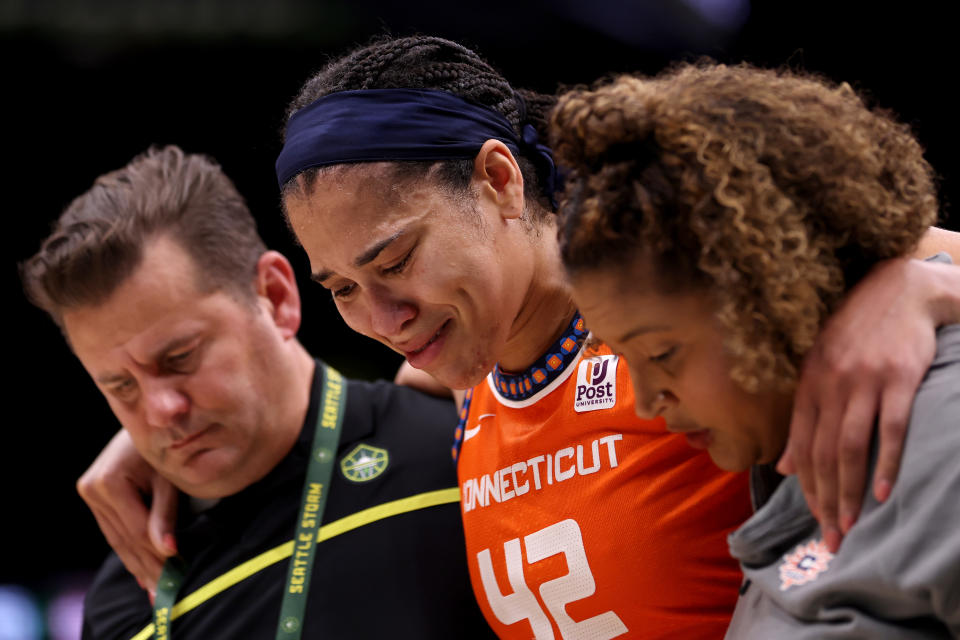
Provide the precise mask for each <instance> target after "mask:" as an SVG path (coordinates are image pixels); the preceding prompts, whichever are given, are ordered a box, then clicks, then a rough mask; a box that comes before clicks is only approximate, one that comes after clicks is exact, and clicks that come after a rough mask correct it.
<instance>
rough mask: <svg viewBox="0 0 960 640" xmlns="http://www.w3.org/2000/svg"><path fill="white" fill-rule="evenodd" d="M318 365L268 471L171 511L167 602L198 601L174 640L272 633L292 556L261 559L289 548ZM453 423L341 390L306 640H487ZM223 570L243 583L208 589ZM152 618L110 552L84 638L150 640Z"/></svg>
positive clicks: (403, 401) (411, 399) (411, 397)
mask: <svg viewBox="0 0 960 640" xmlns="http://www.w3.org/2000/svg"><path fill="white" fill-rule="evenodd" d="M322 370H323V368H322V366H321V365H320V364H319V363H318V364H317V370H316V373H315V374H314V379H313V387H312V392H311V398H310V408H309V410H308V412H307V418H306V421H305V427H304V428H303V429H302V431H301V433H300V438H299V440H298V441H297V443H296V445H295V446H294V448H293V450H292V451H291V452H290V454H289V455H287V457H286V458H284V459H283V460H282V461H281V462H280V464H278V465H277V466H276V467H275V468H274V469H273V471H271V472H270V473H269V474H268V475H267V476H266V477H264V478H263V479H262V480H260V481H259V482H257V483H255V484H253V485H251V486H250V487H248V488H246V489H245V490H243V491H241V492H240V493H238V494H236V495H233V496H230V497H228V498H224V499H222V500H220V501H219V502H218V503H217V504H216V505H214V506H213V507H212V508H210V509H208V510H206V511H204V512H202V513H200V514H194V513H192V512H191V510H190V508H189V506H188V505H187V503H186V501H184V503H183V504H182V505H181V509H180V513H179V523H178V531H177V541H178V546H179V550H180V553H181V554H182V555H183V557H184V559H185V560H186V561H187V562H188V564H189V566H190V569H189V572H188V574H187V576H186V579H185V580H184V583H183V586H182V587H181V589H180V593H179V596H178V599H177V600H178V602H180V601H181V600H182V599H184V598H190V594H192V593H194V592H196V595H195V596H194V597H193V600H194V602H199V604H196V605H195V606H194V607H193V608H192V609H190V610H188V611H186V612H185V613H183V614H182V615H180V616H179V617H176V618H175V619H174V620H173V623H172V626H171V633H172V636H173V638H174V640H188V639H203V640H209V639H214V638H273V637H274V635H275V632H276V625H277V618H278V615H279V611H280V601H281V598H282V593H283V589H284V583H285V579H286V572H287V566H288V561H289V557H288V556H289V554H288V556H287V557H284V558H282V559H280V560H279V561H278V560H277V559H276V556H277V554H278V552H277V551H274V552H273V554H272V555H271V554H270V553H267V552H270V551H271V550H274V549H276V548H277V547H279V546H280V545H283V544H284V543H288V542H290V541H291V540H292V539H293V533H294V524H295V520H296V517H297V513H298V509H299V506H300V505H299V500H300V493H301V490H302V488H303V481H304V476H305V473H306V465H307V461H308V456H309V455H310V442H311V440H312V439H313V431H314V425H315V423H316V415H317V411H318V404H319V397H320V389H321V382H322V380H321V379H322ZM455 424H456V418H455V411H454V408H453V405H452V403H450V402H447V401H443V400H439V399H436V398H432V397H429V396H426V395H423V394H421V393H418V392H416V391H413V390H411V389H407V388H404V387H397V386H395V385H392V384H388V383H385V382H377V383H368V382H360V381H356V380H350V381H349V387H348V395H347V407H346V415H345V417H344V423H343V432H342V437H341V440H340V447H339V451H338V463H337V466H336V467H335V469H334V475H333V479H332V481H331V488H330V494H329V498H328V501H327V507H326V513H325V514H324V518H323V524H324V526H327V525H332V526H330V528H329V531H331V532H332V533H333V537H330V538H329V539H326V540H323V541H322V542H321V543H320V544H319V545H318V546H317V551H316V560H315V563H314V568H313V574H312V578H311V582H310V592H309V598H308V604H307V610H306V617H305V620H304V630H303V636H302V637H303V638H304V639H309V638H323V639H337V638H492V637H494V636H493V633H492V632H491V631H490V630H489V627H487V625H486V623H485V622H484V620H483V617H482V615H481V613H480V610H479V608H478V607H477V605H476V603H475V601H474V598H473V592H472V591H471V587H470V580H469V576H468V573H467V563H466V558H465V551H464V540H463V527H462V525H461V521H460V507H459V503H457V502H452V501H451V500H452V499H453V497H454V496H455V493H453V491H454V490H455V489H456V486H457V479H456V472H455V469H454V466H453V462H452V460H451V457H450V443H451V442H452V428H453V426H454V425H455ZM384 462H385V463H386V466H385V467H384ZM444 490H447V491H444ZM437 503H439V504H437ZM371 508H372V509H371ZM368 509H370V510H369V511H365V510H368ZM358 525H359V526H358ZM251 560H252V562H251ZM244 563H246V564H244ZM231 570H232V572H231ZM224 574H226V581H228V582H229V581H231V580H238V579H239V581H238V582H236V584H234V585H233V586H230V587H227V588H225V589H222V588H221V587H219V586H217V584H216V583H214V584H213V585H212V586H206V587H205V585H209V583H211V581H213V580H214V579H216V578H218V577H220V576H223V575H224ZM202 588H203V589H202ZM187 603H189V600H188V601H187ZM181 607H182V605H181ZM152 613H153V609H152V607H151V606H150V603H149V601H148V599H147V597H146V594H145V593H144V592H143V591H142V590H141V589H140V587H139V586H137V583H136V581H135V580H134V579H133V577H132V576H131V575H130V574H129V573H127V571H126V570H125V569H124V567H123V565H122V564H121V563H120V560H119V559H118V558H117V556H116V555H114V554H111V555H110V556H109V557H108V559H107V561H106V562H105V563H104V565H103V567H102V568H101V569H100V572H99V573H98V575H97V577H96V579H95V581H94V583H93V585H92V586H91V588H90V591H89V592H88V593H87V597H86V603H85V611H84V631H83V637H84V638H85V639H97V640H99V639H110V640H112V639H114V638H116V639H121V640H128V639H130V638H133V637H135V636H137V635H138V634H140V635H139V637H140V638H149V637H152V636H151V635H150V634H149V632H146V631H144V629H145V627H147V625H149V624H150V623H151V620H152ZM174 616H177V608H176V607H175V608H174Z"/></svg>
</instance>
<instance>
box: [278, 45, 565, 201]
mask: <svg viewBox="0 0 960 640" xmlns="http://www.w3.org/2000/svg"><path fill="white" fill-rule="evenodd" d="M363 89H427V90H430V89H432V90H436V91H446V92H447V93H451V94H453V95H456V96H458V97H460V98H463V99H465V100H469V101H470V102H474V103H476V104H480V105H483V106H485V107H487V108H489V109H491V110H493V111H496V112H498V113H500V114H501V115H502V116H503V117H504V118H506V120H507V122H509V123H510V125H511V126H512V127H513V129H514V131H515V132H516V133H517V136H518V137H519V136H520V135H521V129H522V127H523V125H525V124H530V125H532V126H533V127H534V129H536V131H537V135H538V136H540V138H541V140H546V139H547V117H548V112H549V110H550V108H551V107H552V106H553V104H554V102H555V101H556V99H555V98H554V97H553V96H550V95H545V94H540V93H536V92H534V91H528V90H525V89H514V88H513V87H511V86H510V83H509V82H507V80H506V78H504V77H503V76H502V75H500V73H498V72H497V71H496V70H495V69H494V68H493V67H492V66H490V65H489V64H488V63H487V62H486V61H485V60H483V59H482V58H481V57H480V56H479V55H477V54H476V53H475V52H473V51H471V50H470V49H468V48H466V47H464V46H462V45H460V44H457V43H456V42H452V41H450V40H444V39H443V38H437V37H434V36H413V37H407V38H390V37H381V38H378V39H376V40H374V41H373V42H371V43H370V44H368V45H366V46H363V47H361V48H359V49H355V50H354V51H352V52H351V53H348V54H347V55H345V56H343V57H341V58H339V59H337V60H334V61H333V62H330V63H329V64H327V65H326V66H325V67H324V68H323V69H321V70H320V71H319V72H318V73H316V74H315V75H314V76H313V77H311V78H310V79H309V80H307V81H306V83H304V85H303V87H302V88H301V89H300V92H299V94H298V95H297V96H296V97H295V98H294V99H293V101H292V102H291V103H290V105H289V107H288V108H287V119H288V120H289V119H290V117H291V116H293V114H294V113H296V112H297V111H299V110H300V109H302V108H304V107H306V106H307V105H309V104H311V103H312V102H314V101H315V100H318V99H319V98H322V97H323V96H326V95H329V94H331V93H337V92H339V91H354V90H363ZM518 97H519V99H518ZM524 112H525V113H524ZM517 163H518V164H519V165H520V171H521V173H522V174H523V181H524V195H525V196H526V198H527V200H528V201H533V202H538V203H539V204H540V205H541V206H540V207H538V208H537V209H542V210H546V211H549V210H551V209H552V206H551V204H550V200H549V198H547V197H546V196H545V195H544V194H543V192H542V190H541V189H540V184H541V180H540V179H539V178H538V167H537V166H536V165H535V164H534V162H532V161H531V160H529V159H527V158H525V157H523V156H521V157H518V158H517ZM394 164H395V167H394V174H393V177H394V178H395V179H400V180H404V179H411V180H416V179H422V178H423V177H424V176H426V175H428V174H429V173H430V172H431V171H435V172H434V174H433V175H434V176H435V178H436V179H437V180H438V182H439V184H441V185H442V186H444V187H446V188H448V189H450V190H451V191H454V192H458V193H462V192H465V191H466V190H467V188H468V186H469V184H470V178H471V176H472V175H473V160H471V159H464V160H450V161H445V162H440V163H437V162H433V161H404V162H396V163H394ZM437 165H441V166H437ZM435 167H436V169H435ZM321 171H322V169H318V168H313V169H307V170H306V171H304V172H303V173H302V174H301V176H302V178H303V187H305V188H306V189H309V188H310V185H311V184H312V183H313V181H314V180H315V179H316V177H317V176H318V175H319V173H320V172H321ZM296 184H297V183H296V181H292V182H291V183H289V184H288V185H287V186H286V187H285V189H284V191H285V193H286V190H287V189H289V188H298V187H296V186H292V185H296Z"/></svg>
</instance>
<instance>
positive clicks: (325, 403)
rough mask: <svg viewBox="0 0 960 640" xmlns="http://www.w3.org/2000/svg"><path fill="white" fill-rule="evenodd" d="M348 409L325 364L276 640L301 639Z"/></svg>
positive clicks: (342, 387)
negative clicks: (315, 425) (317, 550)
mask: <svg viewBox="0 0 960 640" xmlns="http://www.w3.org/2000/svg"><path fill="white" fill-rule="evenodd" d="M346 406H347V384H346V381H345V380H344V379H343V376H342V375H340V373H339V372H337V371H336V370H335V369H333V368H332V367H329V366H327V365H324V369H323V394H322V395H321V397H320V415H319V416H318V417H317V431H316V434H315V435H314V436H313V449H312V453H311V455H310V464H309V465H308V466H307V481H306V482H305V483H304V485H303V497H302V498H300V518H299V520H298V521H297V533H296V535H295V536H294V538H293V555H292V556H291V557H290V570H289V571H288V572H287V582H286V585H285V588H284V592H283V603H282V604H281V605H280V619H279V621H278V622H277V636H276V637H277V640H299V638H300V632H301V631H302V629H303V612H304V609H305V608H306V606H307V590H308V589H309V588H310V572H311V570H312V569H313V556H314V552H315V551H316V549H317V533H318V531H319V529H320V522H321V521H322V520H323V508H324V507H325V506H326V504H327V496H328V495H329V493H330V476H331V475H332V474H333V463H334V460H336V457H337V445H338V444H339V442H340V425H342V424H343V410H344V408H346Z"/></svg>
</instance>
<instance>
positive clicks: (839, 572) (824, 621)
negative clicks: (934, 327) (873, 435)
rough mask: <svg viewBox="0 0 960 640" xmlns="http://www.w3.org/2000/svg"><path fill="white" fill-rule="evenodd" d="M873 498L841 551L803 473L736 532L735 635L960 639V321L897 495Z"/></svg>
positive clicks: (926, 397) (945, 342)
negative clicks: (826, 539)
mask: <svg viewBox="0 0 960 640" xmlns="http://www.w3.org/2000/svg"><path fill="white" fill-rule="evenodd" d="M875 464H876V450H875V449H874V451H873V454H872V460H871V466H870V469H871V472H872V470H873V467H874V465H875ZM752 488H755V489H759V488H760V487H758V486H753V487H752ZM867 493H868V495H867V497H866V500H865V502H864V506H863V510H862V512H861V515H860V518H859V520H858V521H857V524H856V525H855V526H854V527H853V528H852V529H851V531H850V533H849V534H847V536H846V538H845V539H844V541H843V544H842V546H841V548H840V550H839V551H838V552H837V553H836V554H831V553H830V552H829V551H828V550H827V549H826V547H825V546H824V545H823V543H822V535H821V533H820V528H819V526H818V525H817V522H816V520H815V519H814V518H813V516H812V515H810V512H809V511H808V510H807V506H806V504H805V502H804V499H803V493H802V491H801V490H800V486H799V483H798V482H797V478H796V477H795V476H794V477H790V478H787V479H785V480H784V481H783V482H782V483H781V484H780V486H779V487H778V488H777V489H776V491H775V492H774V493H773V495H772V496H771V497H770V499H769V500H768V501H767V502H766V504H764V505H763V507H762V508H761V509H760V510H759V511H757V512H756V513H755V514H754V515H753V517H752V518H750V519H749V520H748V521H747V522H746V523H745V524H744V525H743V526H742V527H740V528H739V529H738V530H737V531H735V532H734V533H732V534H731V535H730V538H729V543H730V552H731V554H732V555H733V556H734V557H735V558H737V559H738V560H740V563H741V565H742V567H743V571H744V584H743V587H742V588H741V596H740V600H739V602H738V603H737V608H736V610H735V611H734V614H733V620H732V621H731V623H730V628H729V630H728V631H727V636H726V637H727V638H763V639H764V640H766V639H771V638H772V639H780V638H817V639H825V638H871V639H872V638H883V639H886V638H950V637H953V638H957V637H960V325H951V326H948V327H944V328H942V329H940V330H939V331H938V332H937V355H936V358H935V360H934V363H933V365H932V366H931V368H930V370H929V371H928V372H927V376H926V378H924V381H923V384H922V385H921V387H920V390H919V391H918V393H917V396H916V399H915V400H914V404H913V412H912V414H911V417H910V424H909V428H908V432H907V437H906V443H905V446H904V452H903V458H902V462H901V467H900V474H899V477H898V478H897V482H896V483H895V485H894V488H893V492H892V494H891V496H890V498H889V499H888V500H887V501H886V502H885V503H883V504H880V503H878V502H877V501H876V500H875V499H874V498H873V494H872V492H871V491H868V492H867Z"/></svg>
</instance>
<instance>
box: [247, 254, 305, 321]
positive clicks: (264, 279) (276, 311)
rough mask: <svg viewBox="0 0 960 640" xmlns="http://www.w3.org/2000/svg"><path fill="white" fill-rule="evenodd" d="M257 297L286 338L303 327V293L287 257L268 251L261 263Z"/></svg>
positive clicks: (258, 262)
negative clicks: (301, 321) (301, 318)
mask: <svg viewBox="0 0 960 640" xmlns="http://www.w3.org/2000/svg"><path fill="white" fill-rule="evenodd" d="M256 286H257V296H258V297H259V299H260V302H261V303H262V304H263V305H264V306H265V307H266V311H267V313H268V314H269V315H270V317H271V318H273V321H274V323H275V324H276V325H277V327H278V328H279V329H280V332H281V334H282V335H283V337H284V338H285V339H289V338H293V337H296V335H297V330H298V329H299V328H300V290H299V289H298V288H297V279H296V277H294V275H293V267H292V266H290V262H289V261H288V260H287V259H286V258H285V257H284V256H283V254H281V253H278V252H276V251H266V252H264V254H263V255H261V256H260V259H259V260H257V283H256Z"/></svg>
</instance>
